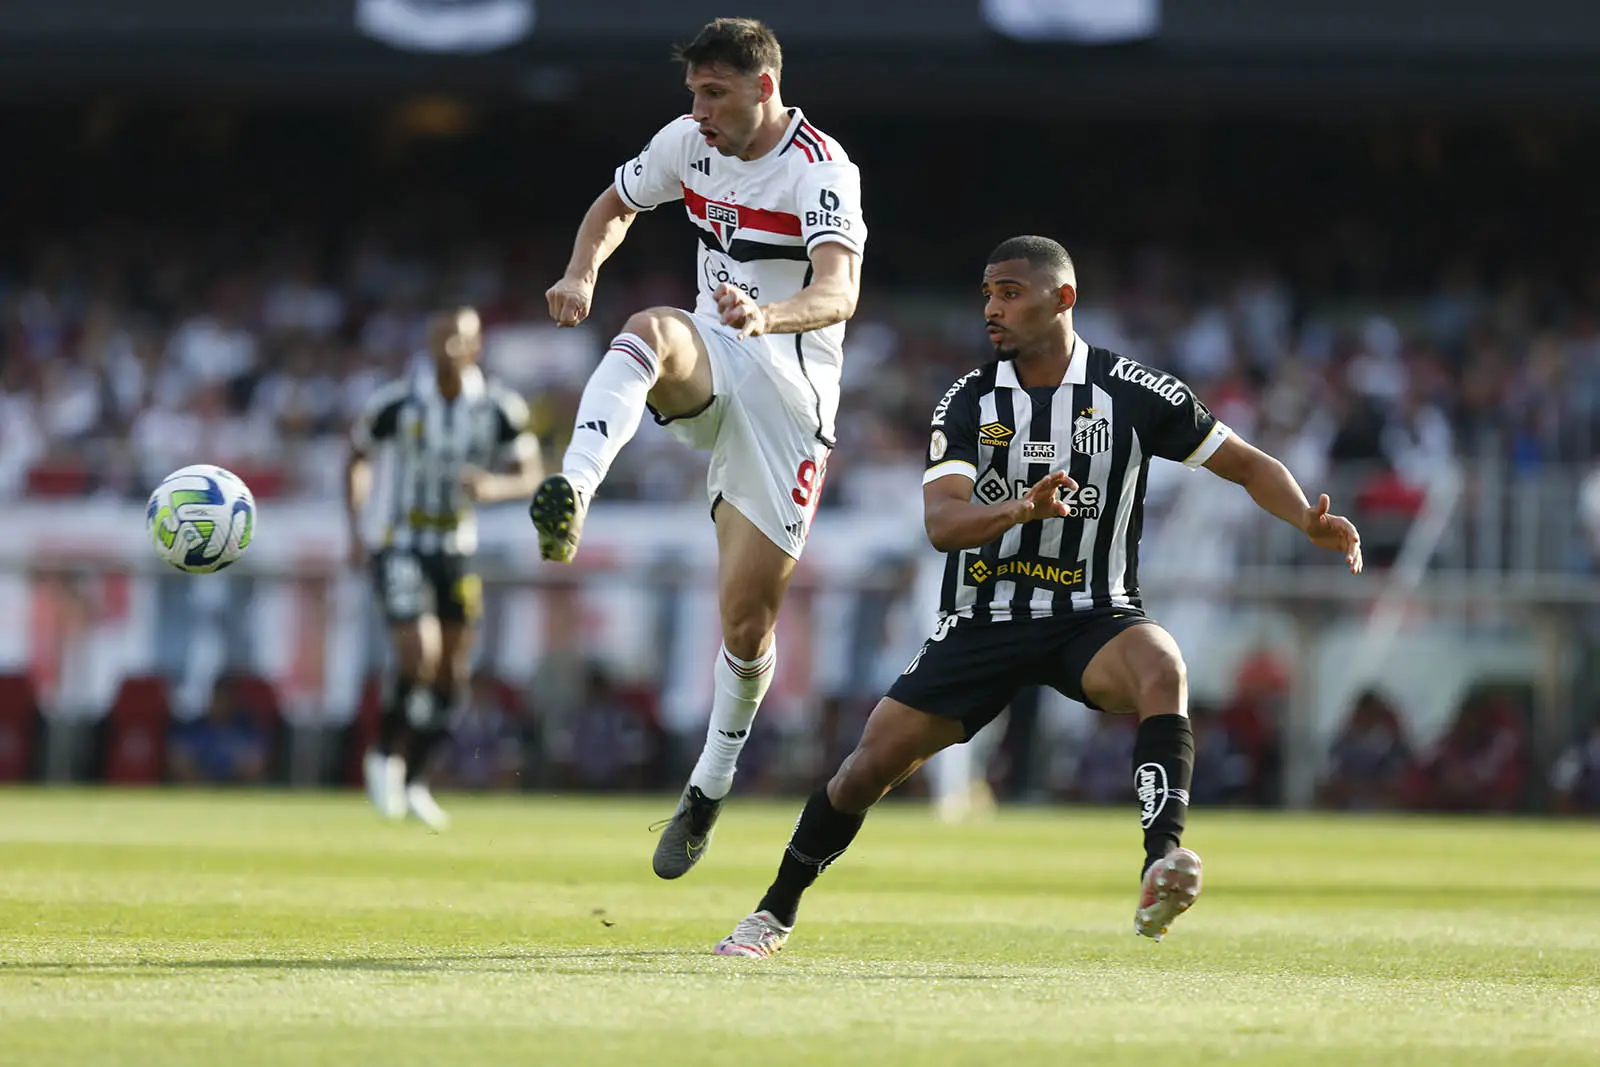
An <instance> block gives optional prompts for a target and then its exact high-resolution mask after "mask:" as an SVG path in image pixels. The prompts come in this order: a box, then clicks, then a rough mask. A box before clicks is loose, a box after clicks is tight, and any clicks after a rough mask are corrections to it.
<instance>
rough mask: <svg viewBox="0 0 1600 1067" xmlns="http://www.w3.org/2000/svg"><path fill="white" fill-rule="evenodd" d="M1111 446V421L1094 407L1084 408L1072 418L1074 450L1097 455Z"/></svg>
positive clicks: (1083, 453)
mask: <svg viewBox="0 0 1600 1067" xmlns="http://www.w3.org/2000/svg"><path fill="white" fill-rule="evenodd" d="M1110 447H1111V423H1110V422H1109V421H1107V419H1106V417H1105V416H1104V415H1101V414H1100V413H1099V412H1098V411H1096V410H1095V409H1094V408H1084V409H1083V412H1082V413H1081V414H1080V415H1079V416H1078V417H1077V418H1076V419H1074V420H1072V450H1073V451H1074V452H1077V453H1079V454H1081V455H1085V456H1095V455H1099V454H1100V453H1101V452H1104V451H1105V450H1106V449H1108V448H1110Z"/></svg>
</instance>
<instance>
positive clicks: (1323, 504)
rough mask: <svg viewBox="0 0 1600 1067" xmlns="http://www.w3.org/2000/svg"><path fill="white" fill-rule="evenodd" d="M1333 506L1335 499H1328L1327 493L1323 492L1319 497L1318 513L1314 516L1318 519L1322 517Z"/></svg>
mask: <svg viewBox="0 0 1600 1067" xmlns="http://www.w3.org/2000/svg"><path fill="white" fill-rule="evenodd" d="M1331 507H1333V501H1332V500H1330V499H1328V494H1327V493H1323V494H1322V495H1321V496H1319V497H1317V513H1316V515H1315V516H1313V517H1314V518H1318V519H1320V518H1322V517H1323V516H1324V515H1326V514H1327V513H1328V509H1329V508H1331Z"/></svg>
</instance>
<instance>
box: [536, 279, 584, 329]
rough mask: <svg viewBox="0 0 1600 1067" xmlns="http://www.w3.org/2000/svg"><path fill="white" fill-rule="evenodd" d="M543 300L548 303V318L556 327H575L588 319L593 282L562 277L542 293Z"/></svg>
mask: <svg viewBox="0 0 1600 1067" xmlns="http://www.w3.org/2000/svg"><path fill="white" fill-rule="evenodd" d="M544 298H545V299H546V300H548V301H549V302H550V317H551V318H552V319H555V320H556V325H557V326H576V325H578V323H580V322H582V321H583V320H584V319H586V318H588V317H589V304H590V303H591V302H592V301H593V300H594V282H592V281H585V280H583V279H582V278H573V277H569V276H565V275H564V276H563V277H562V279H561V280H560V281H559V282H556V283H555V284H554V285H552V286H551V287H550V288H548V289H546V290H545V291H544Z"/></svg>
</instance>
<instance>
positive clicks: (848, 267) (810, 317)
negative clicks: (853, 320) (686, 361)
mask: <svg viewBox="0 0 1600 1067" xmlns="http://www.w3.org/2000/svg"><path fill="white" fill-rule="evenodd" d="M860 297H861V256H860V254H859V253H857V252H856V251H855V250H853V249H849V248H846V247H845V246H844V245H841V244H838V243H836V242H832V241H829V242H826V243H824V244H819V245H817V246H816V248H814V249H812V251H811V284H810V285H807V286H806V287H805V288H804V289H801V290H800V291H799V292H798V293H796V294H794V295H793V296H791V297H790V298H789V299H787V300H775V301H773V302H772V303H770V304H757V303H756V302H755V301H754V300H752V299H750V297H749V295H748V294H746V293H745V292H744V290H742V289H738V288H736V287H734V286H732V285H724V286H722V287H721V288H719V289H718V290H717V310H718V311H719V312H721V314H722V322H723V324H724V325H726V326H731V327H733V328H734V329H736V330H738V331H739V336H740V337H756V336H759V335H760V334H764V333H807V332H809V331H811V330H821V329H823V328H825V327H828V326H832V325H834V324H835V323H838V322H846V321H848V320H849V318H850V316H852V315H854V314H855V313H856V301H857V300H858V299H860Z"/></svg>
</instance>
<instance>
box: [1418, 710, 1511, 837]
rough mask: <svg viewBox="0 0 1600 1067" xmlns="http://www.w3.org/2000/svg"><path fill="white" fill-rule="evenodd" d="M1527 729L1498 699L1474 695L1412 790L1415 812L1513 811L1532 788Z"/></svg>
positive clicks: (1459, 714) (1423, 769)
mask: <svg viewBox="0 0 1600 1067" xmlns="http://www.w3.org/2000/svg"><path fill="white" fill-rule="evenodd" d="M1527 752H1528V744H1527V727H1526V725H1525V724H1524V723H1523V721H1522V718H1521V716H1520V715H1518V713H1517V710H1516V708H1515V707H1513V706H1512V704H1511V702H1510V701H1509V700H1507V699H1506V698H1504V697H1502V696H1499V695H1497V694H1492V693H1491V694H1479V695H1474V696H1470V697H1468V698H1467V700H1466V701H1465V702H1463V703H1462V705H1461V710H1460V712H1459V713H1457V715H1456V720H1455V722H1454V723H1452V724H1451V726H1450V729H1449V730H1448V731H1447V732H1446V733H1445V735H1444V737H1443V738H1441V739H1440V741H1439V743H1438V745H1437V746H1436V747H1435V748H1434V751H1433V754H1432V755H1431V756H1430V757H1429V758H1428V760H1427V761H1426V763H1424V765H1423V766H1422V767H1421V768H1420V769H1419V770H1418V772H1417V773H1416V774H1415V775H1413V777H1412V779H1411V782H1410V784H1409V786H1408V788H1407V794H1408V796H1407V800H1408V804H1409V806H1411V807H1415V808H1422V809H1426V810H1432V811H1494V812H1512V811H1516V810H1517V809H1518V808H1520V807H1521V805H1522V799H1523V791H1524V787H1525V786H1526V784H1527V777H1528V767H1527Z"/></svg>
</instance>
